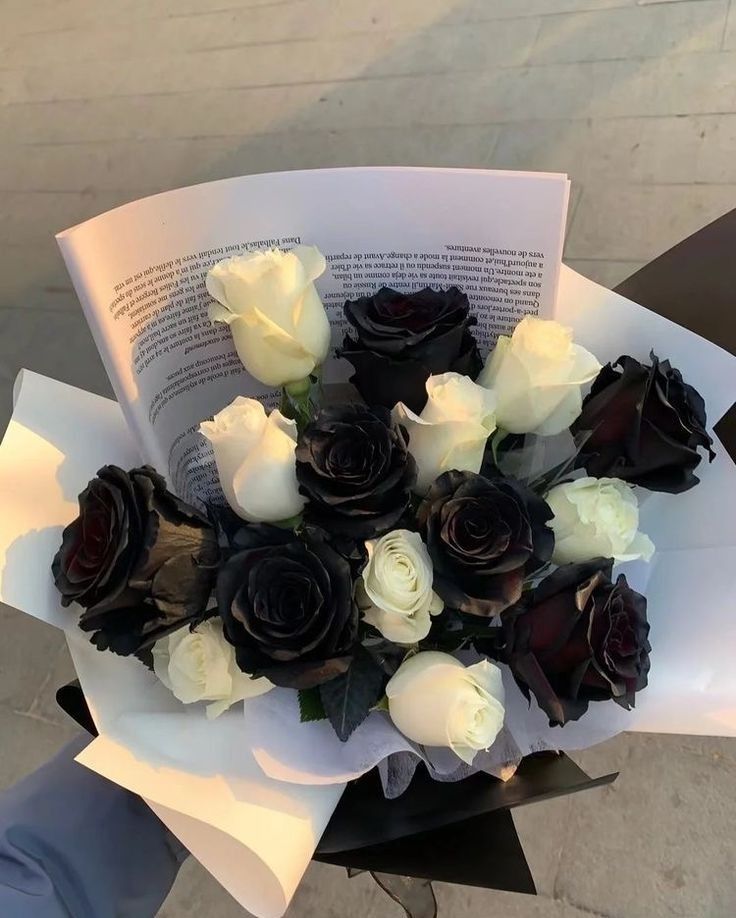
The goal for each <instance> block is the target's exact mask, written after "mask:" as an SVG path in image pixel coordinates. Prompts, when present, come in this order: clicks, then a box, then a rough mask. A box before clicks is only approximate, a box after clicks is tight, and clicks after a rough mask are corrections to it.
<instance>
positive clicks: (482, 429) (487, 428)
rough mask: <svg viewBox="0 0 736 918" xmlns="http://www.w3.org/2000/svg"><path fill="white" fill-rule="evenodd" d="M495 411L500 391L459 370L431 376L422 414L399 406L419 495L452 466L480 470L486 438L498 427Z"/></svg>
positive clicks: (395, 409)
mask: <svg viewBox="0 0 736 918" xmlns="http://www.w3.org/2000/svg"><path fill="white" fill-rule="evenodd" d="M495 409H496V395H495V393H494V392H492V391H490V390H489V389H485V388H483V386H478V385H476V384H475V383H474V382H473V381H472V379H470V378H469V377H468V376H463V375H461V374H460V373H442V374H441V375H439V376H430V377H429V379H428V380H427V404H426V405H425V406H424V409H423V410H422V413H421V414H420V415H417V414H415V413H414V412H413V411H412V410H411V409H410V408H407V407H406V405H405V404H404V403H403V402H399V403H398V405H396V407H395V408H394V416H395V418H396V419H397V421H398V422H399V423H400V424H401V425H402V426H403V427H405V428H406V431H407V433H408V434H409V452H410V453H411V454H412V456H413V457H414V459H415V460H416V463H417V483H416V485H415V486H414V490H415V491H416V492H417V494H425V493H426V491H427V489H428V488H429V486H430V485H431V484H432V482H433V481H434V480H435V478H437V477H438V476H440V475H441V474H442V473H443V472H447V471H449V470H450V469H457V471H459V472H479V471H480V466H481V463H482V461H483V451H484V449H485V445H486V440H487V439H488V437H489V436H490V435H491V434H492V433H493V431H494V430H495V429H496V412H495Z"/></svg>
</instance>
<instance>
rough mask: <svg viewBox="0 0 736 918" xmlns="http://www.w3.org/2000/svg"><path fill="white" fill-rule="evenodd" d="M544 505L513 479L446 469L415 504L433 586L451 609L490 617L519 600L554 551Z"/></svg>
mask: <svg viewBox="0 0 736 918" xmlns="http://www.w3.org/2000/svg"><path fill="white" fill-rule="evenodd" d="M551 518H552V511H551V510H550V508H549V507H548V505H547V504H546V503H545V502H544V501H543V500H542V498H541V497H537V495H536V494H534V493H533V492H532V491H530V490H529V489H527V488H525V487H524V486H523V485H521V484H520V483H519V482H518V481H515V480H514V479H510V478H495V479H488V478H483V477H482V476H481V475H475V474H474V473H473V472H457V471H452V472H445V473H444V474H443V475H440V477H439V478H438V479H437V480H436V481H435V483H434V484H433V485H432V487H431V488H430V489H429V493H428V494H427V496H426V498H425V499H424V501H423V502H422V504H421V506H420V507H419V514H418V519H419V524H420V526H421V529H422V533H423V535H424V538H425V541H426V543H427V548H428V550H429V554H430V556H431V558H432V563H433V565H434V589H435V591H436V592H437V593H438V594H439V595H440V596H441V597H442V599H444V601H445V603H446V604H447V606H448V607H449V608H451V609H458V610H459V611H460V612H466V613H469V614H471V615H481V616H486V617H490V616H493V615H496V614H497V613H499V612H500V611H501V610H502V609H505V608H506V607H507V606H510V605H511V604H512V603H515V602H517V601H518V599H519V597H520V596H521V592H522V586H523V584H524V579H525V578H526V577H528V576H529V575H530V574H532V573H533V572H534V571H536V570H539V568H540V567H542V566H543V565H544V564H545V563H546V562H547V561H549V559H550V558H551V556H552V549H553V548H554V534H553V532H552V530H551V529H550V528H549V527H548V526H547V521H548V520H550V519H551Z"/></svg>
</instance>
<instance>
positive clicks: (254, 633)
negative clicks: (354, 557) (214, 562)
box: [217, 525, 358, 689]
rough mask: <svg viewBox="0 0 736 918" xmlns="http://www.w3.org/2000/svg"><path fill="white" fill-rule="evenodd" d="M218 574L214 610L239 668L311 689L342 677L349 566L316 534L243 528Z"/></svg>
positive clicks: (349, 629)
mask: <svg viewBox="0 0 736 918" xmlns="http://www.w3.org/2000/svg"><path fill="white" fill-rule="evenodd" d="M238 543H239V546H241V549H242V550H240V551H238V552H237V553H236V554H234V555H233V556H232V557H231V558H230V559H229V560H228V561H227V562H226V563H225V564H224V565H223V567H222V568H221V569H220V572H219V574H218V577H217V605H218V608H219V611H220V616H221V618H222V621H223V625H224V632H225V637H226V638H227V640H228V641H229V642H230V643H231V644H232V645H233V647H234V648H235V657H236V659H237V661H238V666H239V667H240V669H241V670H242V671H243V672H245V673H249V674H252V675H255V676H265V677H266V678H267V679H269V680H270V681H271V682H273V683H274V685H281V686H286V687H287V688H297V689H304V688H313V687H314V686H316V685H320V684H321V683H323V682H327V681H328V680H329V679H333V678H334V677H335V676H338V675H340V674H341V673H344V672H345V671H346V670H347V669H348V667H349V665H350V662H351V660H352V656H353V650H354V648H355V644H356V640H357V633H358V610H357V607H356V605H355V602H354V600H353V582H352V576H351V570H350V565H349V563H348V561H347V560H346V559H345V558H343V557H342V555H340V554H338V553H337V551H335V549H333V548H332V547H331V546H330V545H329V544H328V543H327V541H326V540H325V539H324V538H323V537H322V536H321V535H320V534H319V533H318V532H316V531H314V530H308V531H307V532H306V533H305V535H304V536H303V538H301V539H300V538H297V536H296V535H294V533H293V532H292V531H290V530H286V529H278V528H277V527H275V526H267V525H250V526H246V527H245V528H244V529H243V530H242V531H241V533H240V534H239V536H238Z"/></svg>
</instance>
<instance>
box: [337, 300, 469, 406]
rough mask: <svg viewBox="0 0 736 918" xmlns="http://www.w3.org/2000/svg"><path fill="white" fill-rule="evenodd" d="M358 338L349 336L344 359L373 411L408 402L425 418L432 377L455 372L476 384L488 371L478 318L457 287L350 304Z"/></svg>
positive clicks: (347, 307) (348, 313)
mask: <svg viewBox="0 0 736 918" xmlns="http://www.w3.org/2000/svg"><path fill="white" fill-rule="evenodd" d="M345 316H346V317H347V320H348V322H350V324H351V325H352V326H353V330H354V334H355V338H351V337H350V335H346V336H345V340H344V342H343V346H342V348H341V349H340V350H339V351H338V356H339V357H344V358H345V359H346V360H348V361H349V362H350V363H351V364H352V365H353V367H354V369H355V374H354V375H353V376H352V378H351V382H352V383H353V384H354V385H355V387H356V388H357V389H358V391H359V392H360V394H361V395H362V396H363V398H364V399H365V401H366V402H367V403H368V404H369V405H383V406H384V407H385V408H393V407H394V405H395V404H396V403H397V402H403V403H404V404H405V405H406V406H407V407H408V408H410V409H411V410H412V411H415V412H417V413H419V412H420V411H421V410H422V408H423V407H424V403H425V402H426V400H427V393H426V391H425V388H424V387H425V383H426V382H427V378H428V377H429V376H430V375H432V374H439V373H447V372H448V371H450V370H451V371H453V372H455V373H462V374H464V375H466V376H471V377H473V379H474V378H475V377H476V376H477V375H478V373H479V372H480V368H481V366H482V365H483V364H482V361H481V359H480V354H479V353H478V346H477V344H476V341H475V338H474V337H473V335H472V334H471V332H470V328H471V326H473V325H475V323H476V318H475V316H471V315H470V304H469V303H468V298H467V296H465V294H464V293H461V292H460V290H458V288H457V287H450V288H449V290H430V288H429V287H427V288H426V289H425V290H419V291H418V292H416V293H399V292H398V291H396V290H391V289H390V288H389V287H381V289H380V290H379V291H378V292H377V293H375V294H373V295H372V296H364V297H361V298H360V299H358V300H352V301H348V302H347V303H345Z"/></svg>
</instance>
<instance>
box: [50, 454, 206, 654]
mask: <svg viewBox="0 0 736 918" xmlns="http://www.w3.org/2000/svg"><path fill="white" fill-rule="evenodd" d="M218 558H219V549H218V546H217V539H216V537H215V533H214V531H213V529H212V527H211V526H210V524H209V522H208V521H207V519H206V518H205V517H204V516H202V515H201V514H200V513H199V512H198V511H197V510H195V509H194V507H190V506H189V505H188V504H185V503H184V501H182V500H179V498H178V497H176V496H175V495H174V494H172V493H171V492H170V491H168V490H167V489H166V482H165V481H164V479H163V478H162V477H161V476H160V475H158V474H157V473H156V472H155V471H154V470H153V469H152V468H150V467H148V466H144V467H143V468H139V469H132V470H131V471H130V472H124V471H123V470H122V469H119V468H117V467H116V466H114V465H106V466H105V467H104V468H102V469H100V471H99V472H98V473H97V478H94V479H93V480H92V481H91V482H90V483H89V484H88V485H87V487H86V488H85V490H84V491H82V493H81V494H80V495H79V516H78V517H77V518H76V519H75V520H74V521H73V522H72V523H70V524H69V525H68V526H67V527H66V529H65V530H64V534H63V536H62V542H61V548H60V549H59V551H58V552H57V554H56V557H55V558H54V560H53V563H52V565H51V570H52V573H53V576H54V581H55V583H56V587H57V589H58V590H59V592H60V593H61V603H62V605H64V606H68V605H70V604H71V603H72V602H76V603H78V604H79V605H80V606H82V607H83V608H84V610H85V611H84V612H83V613H82V615H81V617H80V620H79V626H80V628H81V629H82V630H83V631H92V632H95V633H94V635H93V637H92V641H93V643H94V644H96V645H97V647H98V648H99V649H100V650H108V649H109V650H112V651H114V652H115V653H119V654H122V655H127V654H132V653H135V652H136V651H139V650H143V649H144V648H147V647H150V646H151V645H152V644H154V643H155V642H156V641H158V640H160V639H161V638H163V637H165V636H166V635H167V634H170V633H171V632H173V631H176V630H177V629H178V628H182V627H184V626H185V625H188V624H190V623H191V622H192V621H195V620H196V619H197V618H198V617H199V616H201V615H202V614H203V612H204V611H205V609H206V607H207V603H208V601H209V597H210V593H211V591H212V587H213V586H214V580H215V575H216V567H217V562H218Z"/></svg>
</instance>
